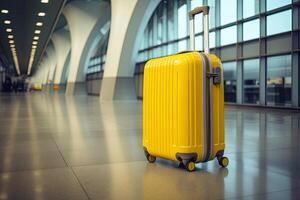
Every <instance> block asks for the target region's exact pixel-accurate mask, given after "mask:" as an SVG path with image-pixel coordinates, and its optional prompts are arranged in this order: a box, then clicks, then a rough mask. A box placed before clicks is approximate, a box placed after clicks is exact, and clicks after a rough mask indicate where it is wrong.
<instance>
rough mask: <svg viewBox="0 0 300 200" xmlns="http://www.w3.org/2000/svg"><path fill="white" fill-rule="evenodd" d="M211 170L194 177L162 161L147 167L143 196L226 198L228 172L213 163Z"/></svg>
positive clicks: (170, 162)
mask: <svg viewBox="0 0 300 200" xmlns="http://www.w3.org/2000/svg"><path fill="white" fill-rule="evenodd" d="M199 165H200V166H201V165H203V164H199ZM204 165H206V164H204ZM170 166H173V167H170ZM197 168H198V167H197ZM208 168H209V169H207V170H199V171H198V172H197V173H192V174H190V173H182V171H181V170H180V169H178V168H177V165H176V164H174V162H172V161H168V160H164V159H159V161H158V163H156V164H153V165H147V166H146V169H145V173H144V176H143V192H142V193H143V194H144V195H145V196H148V195H149V194H155V195H156V196H153V197H152V198H153V199H157V195H159V194H161V195H162V197H163V196H164V198H165V199H174V200H176V199H186V198H187V197H191V194H193V199H223V198H225V197H226V195H225V178H226V177H227V176H228V169H227V168H216V165H214V164H213V163H209V166H208ZM199 169H200V167H199ZM208 180H210V181H208ZM195 183H197V184H195ZM216 188H218V189H217V190H216ZM148 197H149V196H148ZM164 198H162V199H164ZM145 199H147V198H145Z"/></svg>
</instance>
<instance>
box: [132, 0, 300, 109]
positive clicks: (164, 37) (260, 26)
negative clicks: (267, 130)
mask: <svg viewBox="0 0 300 200" xmlns="http://www.w3.org/2000/svg"><path fill="white" fill-rule="evenodd" d="M202 4H204V5H209V6H210V14H209V21H210V26H209V27H210V33H209V43H210V50H211V52H213V53H215V54H216V55H217V56H218V57H219V58H220V59H221V60H222V63H223V67H224V84H225V101H226V102H235V103H238V104H242V103H245V104H260V105H265V106H291V105H292V102H296V101H298V100H296V101H295V100H292V98H294V96H297V95H294V96H293V95H292V93H293V91H296V92H298V87H292V83H293V78H292V77H295V76H292V75H291V72H292V71H293V70H292V69H293V67H298V66H297V65H298V64H297V63H298V62H299V61H298V62H292V60H293V58H294V57H293V56H292V54H293V55H295V54H296V55H297V56H298V57H300V56H299V52H300V50H299V45H297V44H293V42H292V40H293V39H295V41H300V33H299V30H300V27H299V23H295V22H297V20H299V19H297V13H298V12H299V6H298V3H297V2H293V1H292V0H276V1H275V0H168V1H161V3H160V4H159V5H158V7H157V9H156V10H155V11H154V13H153V15H152V17H151V19H150V20H149V22H148V25H147V27H146V29H145V32H144V38H143V42H142V44H141V46H140V49H139V53H138V57H137V59H136V63H137V66H138V67H139V68H141V66H143V65H144V64H145V62H146V61H147V60H149V59H152V58H156V57H161V56H166V55H171V54H174V53H177V52H179V51H184V50H189V28H188V25H189V23H188V11H189V10H191V9H193V8H195V7H196V6H199V5H202ZM261 5H266V6H262V7H261ZM292 5H293V6H292ZM238 8H241V10H238ZM293 18H294V19H293ZM195 20H196V26H195V32H196V37H195V40H196V44H195V48H196V50H198V51H202V50H203V25H202V15H199V16H196V19H195ZM292 22H294V26H292ZM237 67H240V68H238V70H237ZM138 71H142V70H138ZM260 73H265V74H266V75H263V76H262V75H261V74H260ZM240 76H241V77H240ZM260 83H266V84H260ZM237 86H238V87H237ZM293 88H294V89H293ZM260 92H262V93H260ZM299 99H300V98H299ZM299 102H300V101H299ZM298 104H300V103H298ZM298 104H297V105H298Z"/></svg>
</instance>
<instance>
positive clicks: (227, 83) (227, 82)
mask: <svg viewBox="0 0 300 200" xmlns="http://www.w3.org/2000/svg"><path fill="white" fill-rule="evenodd" d="M222 66H223V69H224V96H225V97H224V98H225V99H224V100H225V102H236V62H226V63H223V65H222Z"/></svg>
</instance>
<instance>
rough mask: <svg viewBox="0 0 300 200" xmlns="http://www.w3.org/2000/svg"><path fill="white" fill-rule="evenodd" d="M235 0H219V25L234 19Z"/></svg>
mask: <svg viewBox="0 0 300 200" xmlns="http://www.w3.org/2000/svg"><path fill="white" fill-rule="evenodd" d="M236 1H237V0H221V25H224V24H228V23H230V22H235V21H236V19H237V18H236V14H237V9H236V8H237V6H236Z"/></svg>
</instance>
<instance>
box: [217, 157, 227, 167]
mask: <svg viewBox="0 0 300 200" xmlns="http://www.w3.org/2000/svg"><path fill="white" fill-rule="evenodd" d="M218 161H219V165H221V166H222V167H227V166H228V164H229V159H228V158H227V157H221V158H219V159H218Z"/></svg>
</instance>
